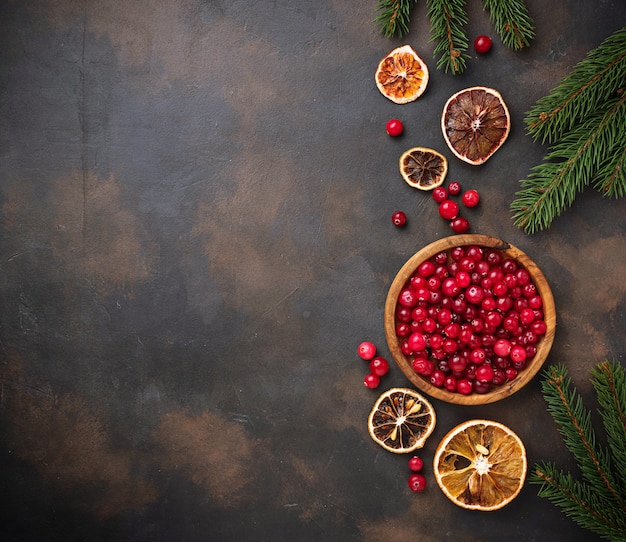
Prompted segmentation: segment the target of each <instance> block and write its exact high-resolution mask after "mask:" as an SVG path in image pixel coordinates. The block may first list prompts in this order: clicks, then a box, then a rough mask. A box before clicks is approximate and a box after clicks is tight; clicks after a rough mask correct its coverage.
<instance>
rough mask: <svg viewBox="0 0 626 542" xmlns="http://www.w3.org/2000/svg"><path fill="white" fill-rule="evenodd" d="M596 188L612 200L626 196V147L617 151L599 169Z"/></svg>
mask: <svg viewBox="0 0 626 542" xmlns="http://www.w3.org/2000/svg"><path fill="white" fill-rule="evenodd" d="M596 177H597V179H596V182H595V183H594V188H595V189H596V190H599V191H600V192H602V193H603V194H604V195H605V196H608V197H611V198H623V197H624V196H626V146H625V147H622V148H621V150H620V149H616V152H615V154H610V155H609V156H607V157H606V159H605V161H604V163H603V164H601V165H600V166H599V167H598V173H597V175H596Z"/></svg>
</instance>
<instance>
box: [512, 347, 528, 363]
mask: <svg viewBox="0 0 626 542" xmlns="http://www.w3.org/2000/svg"><path fill="white" fill-rule="evenodd" d="M509 356H510V358H511V361H513V364H514V365H515V364H516V363H522V362H523V361H526V348H525V347H523V346H521V345H519V344H516V345H515V346H512V347H511V352H510V353H509Z"/></svg>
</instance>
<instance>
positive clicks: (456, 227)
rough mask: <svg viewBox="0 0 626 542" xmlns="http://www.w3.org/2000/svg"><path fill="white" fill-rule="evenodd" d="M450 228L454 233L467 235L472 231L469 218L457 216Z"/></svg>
mask: <svg viewBox="0 0 626 542" xmlns="http://www.w3.org/2000/svg"><path fill="white" fill-rule="evenodd" d="M450 227H451V228H452V231H453V232H454V233H465V232H466V231H468V230H469V229H470V223H469V220H467V218H463V217H462V216H457V217H456V218H455V219H453V220H452V222H450Z"/></svg>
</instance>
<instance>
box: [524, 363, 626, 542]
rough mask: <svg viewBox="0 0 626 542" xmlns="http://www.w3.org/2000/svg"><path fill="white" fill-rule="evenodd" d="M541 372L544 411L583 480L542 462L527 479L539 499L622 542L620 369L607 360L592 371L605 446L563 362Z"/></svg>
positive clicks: (625, 462) (624, 473)
mask: <svg viewBox="0 0 626 542" xmlns="http://www.w3.org/2000/svg"><path fill="white" fill-rule="evenodd" d="M544 376H545V379H544V381H543V382H542V390H543V394H544V397H545V399H546V402H547V404H548V410H549V412H550V414H551V415H552V417H553V418H554V420H555V422H556V423H557V425H558V426H559V432H560V433H561V435H562V436H563V438H564V441H565V444H566V446H567V448H568V450H569V451H570V452H571V453H572V454H573V456H574V458H575V459H576V462H577V464H578V466H579V467H580V471H581V474H582V477H583V479H582V480H577V479H575V478H574V476H573V475H572V474H571V473H565V472H563V471H561V470H559V469H558V468H557V467H556V465H554V463H542V464H537V465H536V466H535V469H534V471H533V472H532V473H531V476H530V482H531V483H533V484H538V485H540V486H541V487H540V488H539V492H538V494H539V496H540V497H546V498H548V499H549V500H550V501H551V502H552V503H553V504H555V505H557V506H558V507H559V508H561V509H562V511H563V512H564V513H565V514H566V515H567V516H568V517H570V518H571V519H573V520H574V521H575V522H576V523H578V524H579V525H580V526H581V527H583V528H585V529H588V530H590V531H592V532H595V533H597V534H599V535H600V536H602V537H604V538H607V539H609V540H626V504H625V503H626V493H625V489H626V488H625V487H624V483H623V480H624V478H625V477H626V450H625V449H624V440H623V439H624V437H625V436H626V435H625V431H626V429H625V425H624V424H625V423H626V372H625V370H624V368H623V367H622V366H621V365H619V364H617V363H615V362H613V363H609V362H608V361H605V362H603V363H601V364H600V365H599V366H598V367H597V368H596V369H595V370H594V371H593V372H592V379H593V385H594V388H595V390H596V393H597V396H598V402H599V404H600V408H601V415H602V418H603V422H604V429H605V431H606V433H607V442H608V448H603V447H601V446H600V445H599V444H598V443H597V442H596V435H595V432H594V430H593V427H592V425H591V412H590V411H589V410H587V409H586V408H585V406H584V404H583V402H582V398H581V396H580V395H579V394H578V392H577V391H576V389H575V388H573V386H572V382H571V380H570V378H569V377H568V375H567V369H566V368H565V366H563V365H556V366H552V367H550V368H549V369H548V370H546V371H545V373H544ZM620 424H621V425H620ZM613 469H614V470H613Z"/></svg>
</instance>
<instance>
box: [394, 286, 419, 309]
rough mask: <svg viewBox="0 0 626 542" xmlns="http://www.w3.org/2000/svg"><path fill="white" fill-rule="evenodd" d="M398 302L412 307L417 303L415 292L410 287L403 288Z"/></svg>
mask: <svg viewBox="0 0 626 542" xmlns="http://www.w3.org/2000/svg"><path fill="white" fill-rule="evenodd" d="M398 303H400V305H402V306H403V307H409V308H410V307H414V306H415V304H416V303H417V293H416V292H415V290H413V289H412V288H404V289H403V290H402V291H401V292H400V297H399V298H398Z"/></svg>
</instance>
